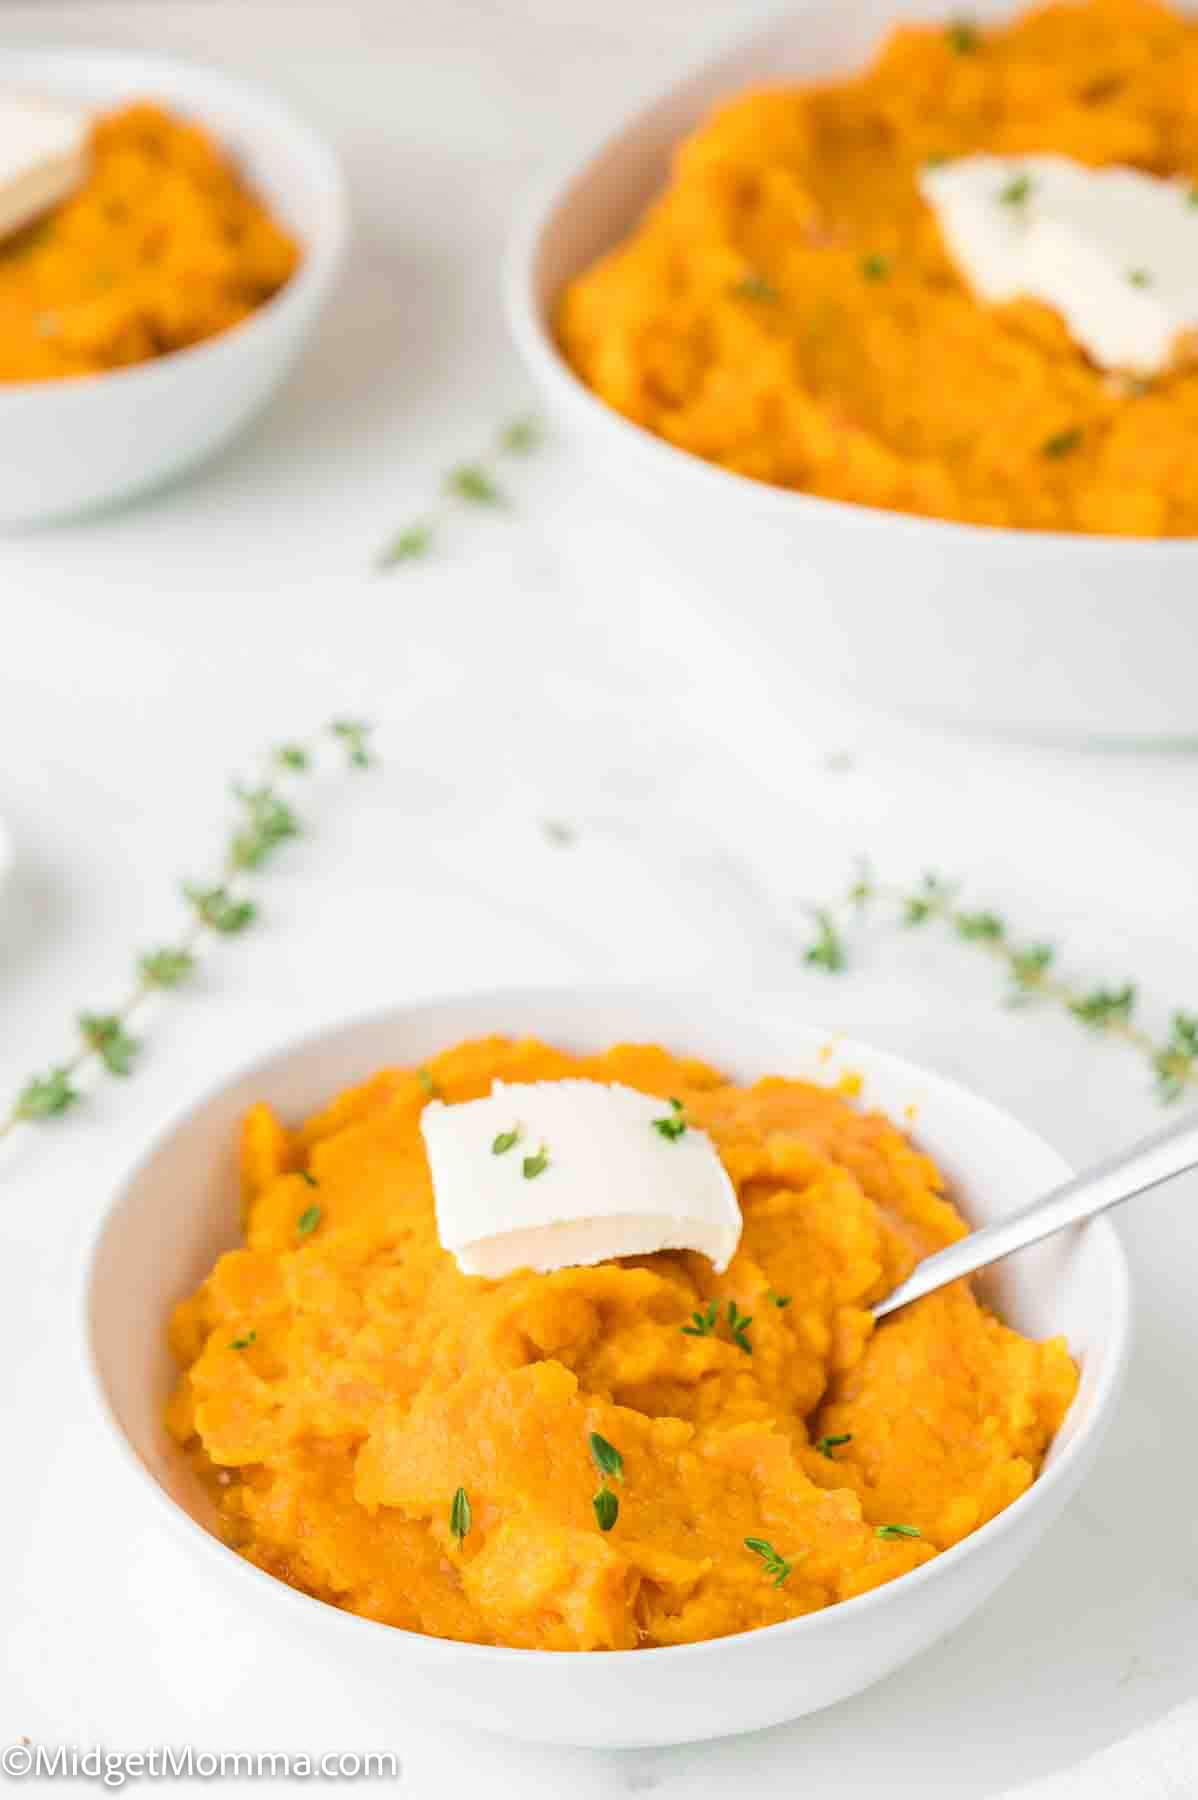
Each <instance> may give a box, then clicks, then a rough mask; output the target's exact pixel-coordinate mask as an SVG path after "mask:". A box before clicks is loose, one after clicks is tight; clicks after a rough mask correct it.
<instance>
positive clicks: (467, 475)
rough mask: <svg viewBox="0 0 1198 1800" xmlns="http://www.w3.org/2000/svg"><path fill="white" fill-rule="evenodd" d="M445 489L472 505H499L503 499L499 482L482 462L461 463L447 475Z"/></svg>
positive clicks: (456, 497)
mask: <svg viewBox="0 0 1198 1800" xmlns="http://www.w3.org/2000/svg"><path fill="white" fill-rule="evenodd" d="M445 491H446V493H448V494H452V495H453V496H454V497H455V499H458V500H468V501H469V502H470V503H471V505H472V506H498V505H500V503H501V502H502V500H503V495H502V493H501V492H500V490H499V484H498V482H496V481H495V480H494V479H493V478H492V476H491V475H489V474H488V472H487V471H486V469H484V468H483V466H482V464H481V463H459V464H458V466H457V468H456V469H451V470H450V471H449V473H448V475H447V476H446V477H445Z"/></svg>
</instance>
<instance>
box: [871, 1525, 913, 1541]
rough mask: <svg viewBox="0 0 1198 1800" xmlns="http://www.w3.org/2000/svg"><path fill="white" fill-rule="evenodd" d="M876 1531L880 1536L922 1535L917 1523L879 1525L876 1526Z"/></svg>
mask: <svg viewBox="0 0 1198 1800" xmlns="http://www.w3.org/2000/svg"><path fill="white" fill-rule="evenodd" d="M876 1532H877V1536H878V1537H880V1538H917V1537H922V1536H923V1532H922V1531H921V1530H920V1529H919V1526H918V1525H879V1526H878V1527H877V1528H876Z"/></svg>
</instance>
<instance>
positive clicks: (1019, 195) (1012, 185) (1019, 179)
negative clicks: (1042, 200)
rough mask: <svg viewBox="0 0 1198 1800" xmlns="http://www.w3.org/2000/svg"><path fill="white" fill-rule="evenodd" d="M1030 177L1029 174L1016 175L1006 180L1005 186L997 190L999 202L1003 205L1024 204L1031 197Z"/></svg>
mask: <svg viewBox="0 0 1198 1800" xmlns="http://www.w3.org/2000/svg"><path fill="white" fill-rule="evenodd" d="M1031 192H1032V178H1031V176H1030V175H1016V176H1015V177H1014V179H1013V180H1011V181H1008V183H1007V185H1006V187H1005V188H1001V189H1000V190H999V195H998V198H999V202H1000V204H1001V205H1003V206H1026V205H1027V203H1028V200H1029V199H1030V197H1031Z"/></svg>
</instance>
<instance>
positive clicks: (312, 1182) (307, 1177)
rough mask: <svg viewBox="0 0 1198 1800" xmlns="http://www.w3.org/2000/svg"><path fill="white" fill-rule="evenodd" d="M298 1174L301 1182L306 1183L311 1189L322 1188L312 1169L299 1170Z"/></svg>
mask: <svg viewBox="0 0 1198 1800" xmlns="http://www.w3.org/2000/svg"><path fill="white" fill-rule="evenodd" d="M296 1174H297V1175H298V1176H299V1178H300V1180H301V1181H306V1182H307V1184H308V1186H309V1187H314V1188H318V1187H319V1186H320V1183H319V1181H317V1179H316V1177H315V1175H313V1173H312V1171H311V1169H297V1170H296Z"/></svg>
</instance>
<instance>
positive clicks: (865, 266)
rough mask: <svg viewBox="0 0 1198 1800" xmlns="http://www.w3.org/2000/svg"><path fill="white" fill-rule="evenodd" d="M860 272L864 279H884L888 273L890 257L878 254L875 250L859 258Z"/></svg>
mask: <svg viewBox="0 0 1198 1800" xmlns="http://www.w3.org/2000/svg"><path fill="white" fill-rule="evenodd" d="M861 273H862V275H863V276H864V277H865V279H866V281H885V280H886V278H887V276H888V275H889V274H890V258H889V257H888V256H880V255H879V254H878V253H877V251H875V252H874V253H873V254H872V255H871V256H863V257H862V258H861Z"/></svg>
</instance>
